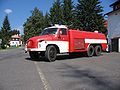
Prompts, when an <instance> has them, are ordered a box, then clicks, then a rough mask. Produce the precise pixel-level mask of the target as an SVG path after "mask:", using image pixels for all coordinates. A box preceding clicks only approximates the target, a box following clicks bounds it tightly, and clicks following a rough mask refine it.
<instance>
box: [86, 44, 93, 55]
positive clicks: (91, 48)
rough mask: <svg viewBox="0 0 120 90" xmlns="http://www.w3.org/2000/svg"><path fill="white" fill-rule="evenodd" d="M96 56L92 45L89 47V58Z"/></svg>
mask: <svg viewBox="0 0 120 90" xmlns="http://www.w3.org/2000/svg"><path fill="white" fill-rule="evenodd" d="M93 54H94V47H93V46H92V45H90V46H89V48H88V51H87V56H88V57H92V56H93Z"/></svg>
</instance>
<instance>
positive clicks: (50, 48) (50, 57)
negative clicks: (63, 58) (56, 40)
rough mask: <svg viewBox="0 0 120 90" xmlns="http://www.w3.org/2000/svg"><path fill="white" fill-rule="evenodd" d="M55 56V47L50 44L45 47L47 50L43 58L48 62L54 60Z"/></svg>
mask: <svg viewBox="0 0 120 90" xmlns="http://www.w3.org/2000/svg"><path fill="white" fill-rule="evenodd" d="M56 56H57V50H56V48H55V47H54V46H53V45H51V46H48V47H47V50H46V52H45V58H46V59H47V60H48V61H49V62H53V61H55V59H56Z"/></svg>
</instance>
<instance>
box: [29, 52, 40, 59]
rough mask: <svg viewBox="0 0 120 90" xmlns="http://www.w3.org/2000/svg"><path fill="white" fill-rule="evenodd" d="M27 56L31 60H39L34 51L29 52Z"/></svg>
mask: <svg viewBox="0 0 120 90" xmlns="http://www.w3.org/2000/svg"><path fill="white" fill-rule="evenodd" d="M29 55H30V58H31V59H38V58H39V55H38V52H35V51H30V52H29Z"/></svg>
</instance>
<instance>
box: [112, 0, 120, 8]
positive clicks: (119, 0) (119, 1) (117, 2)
mask: <svg viewBox="0 0 120 90" xmlns="http://www.w3.org/2000/svg"><path fill="white" fill-rule="evenodd" d="M117 4H120V0H118V1H116V2H114V3H113V4H111V5H110V7H112V6H115V5H117Z"/></svg>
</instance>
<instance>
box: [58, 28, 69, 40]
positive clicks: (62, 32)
mask: <svg viewBox="0 0 120 90" xmlns="http://www.w3.org/2000/svg"><path fill="white" fill-rule="evenodd" d="M59 40H61V41H68V30H67V29H66V28H60V29H59Z"/></svg>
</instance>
